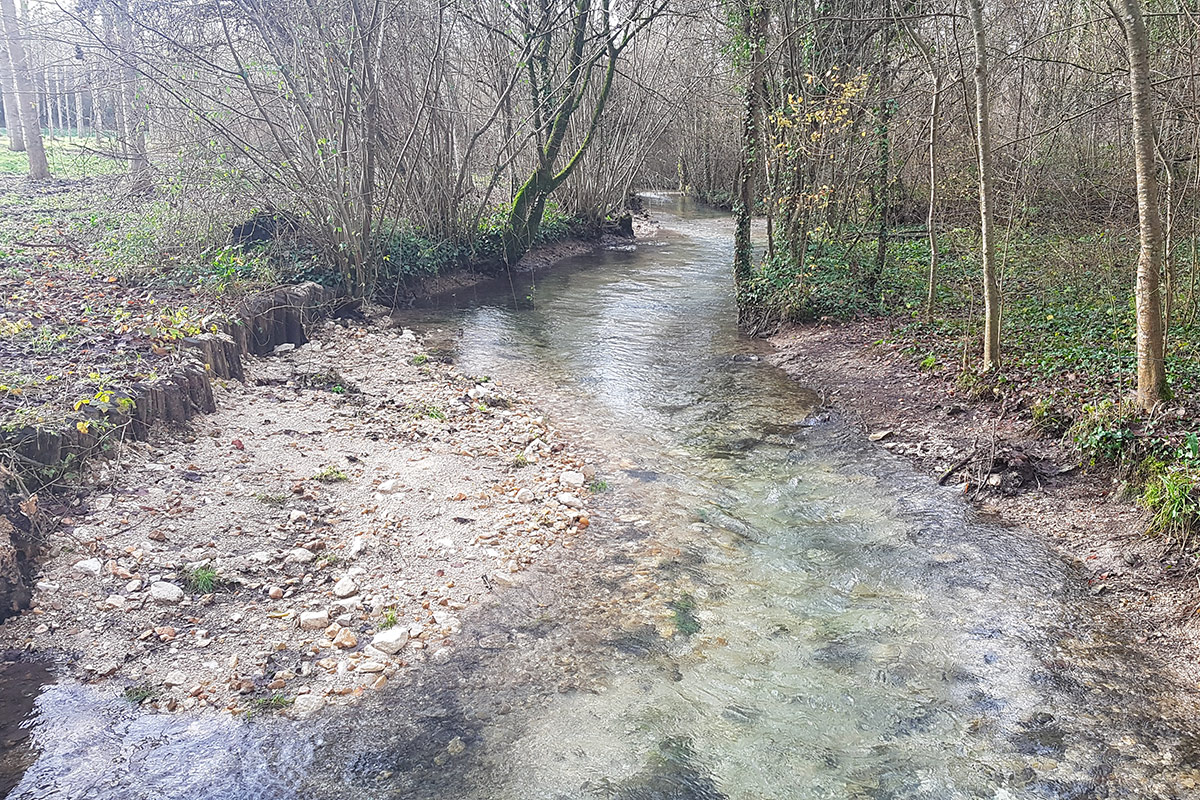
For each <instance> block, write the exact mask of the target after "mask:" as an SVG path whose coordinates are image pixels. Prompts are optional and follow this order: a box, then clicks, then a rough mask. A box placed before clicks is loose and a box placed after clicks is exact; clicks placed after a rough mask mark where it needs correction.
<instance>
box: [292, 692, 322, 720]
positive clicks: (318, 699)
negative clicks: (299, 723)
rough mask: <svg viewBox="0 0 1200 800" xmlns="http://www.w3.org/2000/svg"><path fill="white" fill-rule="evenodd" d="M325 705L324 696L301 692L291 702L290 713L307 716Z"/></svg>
mask: <svg viewBox="0 0 1200 800" xmlns="http://www.w3.org/2000/svg"><path fill="white" fill-rule="evenodd" d="M324 707H325V698H324V697H322V696H321V695H319V694H302V695H300V696H299V697H297V698H296V701H295V702H294V703H292V709H291V710H292V714H293V715H295V716H297V717H307V716H309V715H310V714H314V713H316V712H317V711H320V710H321V709H322V708H324Z"/></svg>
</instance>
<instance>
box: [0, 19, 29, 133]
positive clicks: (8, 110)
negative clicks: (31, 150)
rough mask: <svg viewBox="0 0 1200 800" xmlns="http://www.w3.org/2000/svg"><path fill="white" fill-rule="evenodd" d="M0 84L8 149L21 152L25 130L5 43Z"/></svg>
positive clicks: (1, 50) (0, 54) (0, 27)
mask: <svg viewBox="0 0 1200 800" xmlns="http://www.w3.org/2000/svg"><path fill="white" fill-rule="evenodd" d="M0 32H3V25H0ZM6 42H7V40H6ZM0 84H3V87H2V88H3V92H0V100H2V101H3V102H4V124H5V125H6V126H7V127H8V149H9V150H12V151H13V152H15V153H22V152H24V151H25V131H24V130H22V127H21V108H20V105H19V104H18V102H17V90H16V84H15V83H14V80H13V68H12V61H11V60H10V58H9V55H8V47H7V45H6V46H5V47H0Z"/></svg>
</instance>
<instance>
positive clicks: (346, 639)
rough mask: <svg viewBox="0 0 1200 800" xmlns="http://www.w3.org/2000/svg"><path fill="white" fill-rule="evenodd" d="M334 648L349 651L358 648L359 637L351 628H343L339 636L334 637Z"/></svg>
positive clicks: (338, 633)
mask: <svg viewBox="0 0 1200 800" xmlns="http://www.w3.org/2000/svg"><path fill="white" fill-rule="evenodd" d="M333 646H334V647H340V648H341V649H343V650H349V649H350V648H351V647H357V646H358V637H357V636H355V635H354V631H352V630H350V629H349V628H342V629H341V630H340V631H338V632H337V636H335V637H333Z"/></svg>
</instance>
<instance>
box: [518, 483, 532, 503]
mask: <svg viewBox="0 0 1200 800" xmlns="http://www.w3.org/2000/svg"><path fill="white" fill-rule="evenodd" d="M517 502H518V503H532V502H533V491H532V490H531V489H529V488H528V487H526V488H524V489H522V490H521V491H519V492H517Z"/></svg>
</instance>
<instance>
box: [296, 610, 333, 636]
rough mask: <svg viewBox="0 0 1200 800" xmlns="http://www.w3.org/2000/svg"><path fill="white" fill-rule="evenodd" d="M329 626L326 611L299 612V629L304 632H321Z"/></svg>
mask: <svg viewBox="0 0 1200 800" xmlns="http://www.w3.org/2000/svg"><path fill="white" fill-rule="evenodd" d="M328 625H329V612H328V611H302V612H300V629H301V630H305V631H322V630H325V628H326V627H328Z"/></svg>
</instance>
